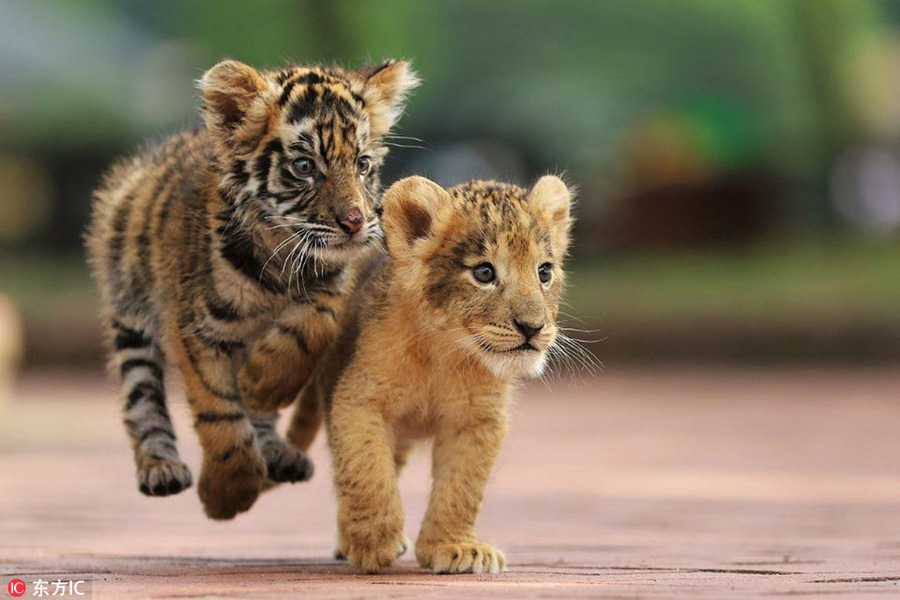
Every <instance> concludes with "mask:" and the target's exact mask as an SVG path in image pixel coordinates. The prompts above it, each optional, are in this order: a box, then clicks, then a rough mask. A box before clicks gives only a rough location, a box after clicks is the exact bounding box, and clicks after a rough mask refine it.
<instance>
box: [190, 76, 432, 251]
mask: <svg viewBox="0 0 900 600" xmlns="http://www.w3.org/2000/svg"><path fill="white" fill-rule="evenodd" d="M417 84H418V79H417V78H416V75H415V73H414V72H413V71H412V69H411V68H410V66H409V64H408V63H407V62H404V61H387V62H384V63H381V64H379V65H377V66H374V67H371V68H367V69H363V70H361V71H344V70H341V69H338V68H334V67H302V66H290V67H287V68H284V69H280V70H273V71H257V70H256V69H254V68H253V67H250V66H248V65H245V64H243V63H240V62H237V61H233V60H226V61H223V62H220V63H219V64H217V65H215V66H214V67H212V68H211V69H210V70H208V71H207V72H206V73H205V74H204V75H203V77H202V78H201V80H200V90H201V93H202V96H203V116H204V120H205V122H206V126H207V128H208V130H209V131H210V133H211V134H212V137H213V139H214V141H215V147H216V154H217V160H218V163H219V169H220V171H221V173H222V176H223V178H222V183H221V186H220V189H221V190H222V192H223V193H224V194H225V196H226V197H227V198H228V200H229V201H230V202H231V203H232V205H233V206H234V208H235V210H236V212H237V214H238V216H239V217H240V218H241V219H242V221H243V222H244V223H245V224H250V225H261V226H265V227H266V228H267V231H269V232H275V234H277V235H275V236H274V237H275V238H276V241H277V240H278V239H283V240H286V239H288V238H291V236H294V237H293V238H291V239H292V240H294V243H292V244H289V245H286V246H289V247H291V248H293V247H294V245H295V244H296V243H301V244H302V248H301V249H302V250H305V251H306V253H307V254H308V255H311V256H314V257H317V258H319V259H324V260H326V261H329V260H330V261H339V260H343V259H347V258H350V257H352V256H353V255H354V254H355V253H356V252H357V251H358V250H360V249H361V248H363V247H364V246H365V245H367V244H371V243H372V242H374V241H375V240H377V239H378V237H379V235H380V229H379V224H378V216H379V214H380V210H381V209H380V205H379V192H380V189H379V186H380V182H379V176H378V173H379V169H380V167H381V163H382V161H383V159H384V157H385V155H386V154H387V148H386V146H385V143H384V137H385V135H386V134H387V133H388V132H389V131H390V129H391V127H392V126H393V125H394V123H395V122H396V121H397V119H398V118H399V116H400V113H401V111H402V109H403V103H404V100H405V98H406V95H407V92H408V91H409V90H410V89H412V88H413V87H415V86H416V85H417Z"/></svg>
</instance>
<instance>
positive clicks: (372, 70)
mask: <svg viewBox="0 0 900 600" xmlns="http://www.w3.org/2000/svg"><path fill="white" fill-rule="evenodd" d="M359 75H360V76H361V77H362V78H363V80H364V81H365V87H364V88H363V98H364V99H365V101H366V112H368V113H369V126H370V131H371V133H372V136H373V137H376V138H378V137H381V136H383V135H384V134H386V133H387V132H388V131H390V129H391V127H393V126H394V123H396V122H397V119H399V118H400V115H401V113H402V112H403V106H404V104H405V103H406V96H407V94H409V91H410V90H412V89H413V88H414V87H416V86H417V85H419V78H418V77H417V76H416V72H415V71H413V70H412V67H410V66H409V62H407V61H405V60H388V61H385V62H383V63H380V64H378V65H376V66H374V67H369V68H368V69H363V70H362V71H360V72H359Z"/></svg>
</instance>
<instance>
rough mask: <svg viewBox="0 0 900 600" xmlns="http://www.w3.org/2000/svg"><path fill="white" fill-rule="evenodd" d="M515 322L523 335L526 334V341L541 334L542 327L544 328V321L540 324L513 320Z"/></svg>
mask: <svg viewBox="0 0 900 600" xmlns="http://www.w3.org/2000/svg"><path fill="white" fill-rule="evenodd" d="M513 324H514V325H515V326H516V329H518V330H519V331H520V332H522V335H524V336H525V341H526V342H528V341H530V340H531V338H533V337H534V336H536V335H537V334H539V333H540V332H541V329H543V328H544V324H543V323H541V324H540V325H532V324H531V323H525V322H523V321H513Z"/></svg>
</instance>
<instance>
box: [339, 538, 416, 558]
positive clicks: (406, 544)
mask: <svg viewBox="0 0 900 600" xmlns="http://www.w3.org/2000/svg"><path fill="white" fill-rule="evenodd" d="M410 548H412V542H411V541H410V540H409V538H408V537H406V534H405V533H401V534H400V545H399V546H397V558H400V557H401V556H403V555H404V554H406V552H407V551H408V550H409V549H410ZM332 555H333V556H334V558H335V560H347V555H345V554H344V551H343V550H341V542H340V540H336V541H335V544H334V550H333V551H332Z"/></svg>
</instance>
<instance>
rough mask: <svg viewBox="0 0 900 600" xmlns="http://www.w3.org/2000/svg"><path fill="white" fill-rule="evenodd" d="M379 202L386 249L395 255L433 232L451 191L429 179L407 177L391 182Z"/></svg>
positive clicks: (400, 254) (405, 250) (403, 252)
mask: <svg viewBox="0 0 900 600" xmlns="http://www.w3.org/2000/svg"><path fill="white" fill-rule="evenodd" d="M382 202H383V205H384V215H383V216H382V217H381V225H382V227H383V228H384V235H385V239H386V241H387V246H388V252H389V253H390V255H391V256H392V257H394V258H397V257H399V256H402V255H403V254H405V253H407V252H408V251H409V249H410V248H411V247H412V245H413V244H414V243H415V242H416V241H417V240H420V239H424V238H427V237H428V236H430V235H431V234H432V233H433V232H434V226H435V222H436V221H437V219H438V217H439V216H440V214H441V213H442V212H443V210H444V209H445V208H447V207H448V206H449V203H450V194H448V193H447V190H445V189H444V188H442V187H441V186H439V185H438V184H436V183H435V182H433V181H431V180H430V179H426V178H424V177H418V176H417V177H407V178H406V179H401V180H400V181H398V182H397V183H395V184H394V185H392V186H391V187H390V188H389V189H388V191H386V192H385V193H384V199H383V200H382Z"/></svg>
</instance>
